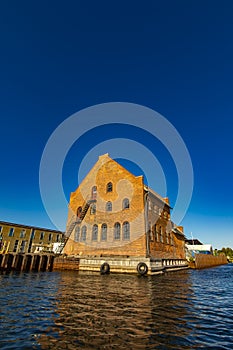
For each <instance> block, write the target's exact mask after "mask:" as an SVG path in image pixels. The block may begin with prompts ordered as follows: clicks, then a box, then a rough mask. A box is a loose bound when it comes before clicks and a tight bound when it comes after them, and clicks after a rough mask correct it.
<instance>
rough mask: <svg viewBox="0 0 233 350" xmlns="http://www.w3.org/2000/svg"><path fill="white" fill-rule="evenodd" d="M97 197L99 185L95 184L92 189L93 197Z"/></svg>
mask: <svg viewBox="0 0 233 350" xmlns="http://www.w3.org/2000/svg"><path fill="white" fill-rule="evenodd" d="M96 197H97V187H96V186H93V187H92V189H91V199H96Z"/></svg>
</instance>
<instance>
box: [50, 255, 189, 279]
mask: <svg viewBox="0 0 233 350" xmlns="http://www.w3.org/2000/svg"><path fill="white" fill-rule="evenodd" d="M104 263H107V264H108V265H109V267H110V271H109V272H110V273H112V272H113V273H136V274H137V273H138V271H137V267H138V264H139V263H144V264H146V266H147V268H148V272H147V274H148V275H154V274H161V273H163V272H165V271H175V270H181V269H187V268H188V264H187V261H186V260H183V259H151V258H145V257H126V256H125V257H124V256H122V257H120V256H115V257H113V256H106V257H63V258H62V257H60V258H56V259H55V261H54V270H79V271H94V272H100V270H101V266H102V265H103V264H104Z"/></svg>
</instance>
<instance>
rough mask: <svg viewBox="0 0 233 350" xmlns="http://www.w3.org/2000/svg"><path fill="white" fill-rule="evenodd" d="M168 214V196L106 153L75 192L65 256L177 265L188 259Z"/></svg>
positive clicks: (180, 229) (180, 233) (180, 231)
mask: <svg viewBox="0 0 233 350" xmlns="http://www.w3.org/2000/svg"><path fill="white" fill-rule="evenodd" d="M170 211H171V207H170V204H169V200H168V198H163V197H161V196H160V195H159V194H157V193H156V192H154V191H153V190H152V189H151V188H149V187H147V186H146V185H145V184H144V181H143V176H134V175H133V174H132V173H130V172H129V171H128V170H126V169H125V168H124V167H123V166H121V165H120V164H118V163H117V162H116V161H114V160H113V159H111V158H110V157H109V156H108V154H105V155H102V156H100V157H99V160H98V161H97V163H96V164H95V165H94V167H93V168H92V169H91V170H90V172H89V173H88V174H87V176H86V177H85V179H84V180H83V181H82V183H81V184H80V186H79V187H78V188H77V190H76V191H75V192H73V193H71V196H70V204H69V213H68V220H67V230H66V235H67V239H68V241H67V243H66V245H65V248H64V252H65V253H66V254H67V255H76V256H77V255H78V256H81V257H84V256H85V257H110V256H111V257H138V258H140V257H141V258H148V259H151V261H152V260H153V259H168V260H167V262H166V263H167V264H168V265H169V264H171V265H172V264H173V263H174V264H175V262H174V261H173V260H174V259H181V260H182V259H185V236H184V232H183V227H181V226H177V225H175V224H174V223H173V222H172V221H171V219H170ZM122 264H123V263H122ZM80 267H81V265H80Z"/></svg>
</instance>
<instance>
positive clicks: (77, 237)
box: [74, 226, 80, 242]
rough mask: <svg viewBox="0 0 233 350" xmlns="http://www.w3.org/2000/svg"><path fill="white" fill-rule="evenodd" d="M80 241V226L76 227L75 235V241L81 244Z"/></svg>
mask: <svg viewBox="0 0 233 350" xmlns="http://www.w3.org/2000/svg"><path fill="white" fill-rule="evenodd" d="M79 240H80V226H76V228H75V233H74V241H75V242H79Z"/></svg>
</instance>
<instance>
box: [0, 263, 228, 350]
mask: <svg viewBox="0 0 233 350" xmlns="http://www.w3.org/2000/svg"><path fill="white" fill-rule="evenodd" d="M232 272H233V266H232V265H227V266H221V267H217V268H212V269H206V270H201V271H187V270H186V271H180V272H176V273H169V274H165V275H161V276H152V277H149V276H148V277H141V276H136V275H132V276H131V275H117V274H110V275H99V274H93V273H90V274H84V273H77V272H62V273H59V272H52V273H37V274H36V273H28V274H18V275H17V274H11V275H1V276H0V281H1V282H0V283H1V291H0V302H1V305H0V309H1V312H0V322H1V324H0V332H1V338H0V348H1V349H78V348H86V349H91V348H95V349H125V348H127V349H199V348H203V349H207V348H209V349H232V348H233V347H232V337H233V321H232V312H233V306H232V305H233V296H232V292H231V290H232V287H233V277H232Z"/></svg>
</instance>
